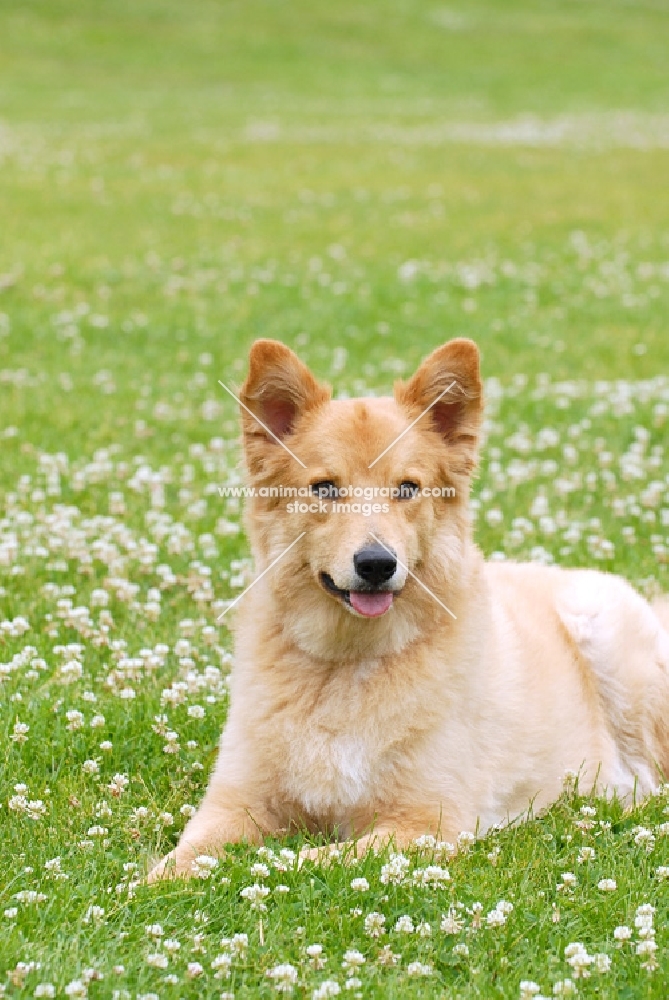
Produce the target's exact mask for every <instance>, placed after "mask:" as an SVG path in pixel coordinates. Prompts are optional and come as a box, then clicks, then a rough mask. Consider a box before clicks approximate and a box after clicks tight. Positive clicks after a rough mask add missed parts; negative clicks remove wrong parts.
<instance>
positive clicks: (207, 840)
mask: <svg viewBox="0 0 669 1000" xmlns="http://www.w3.org/2000/svg"><path fill="white" fill-rule="evenodd" d="M217 798H218V795H217ZM273 826H275V824H274V823H272V822H271V820H270V817H269V816H268V815H267V813H266V812H265V810H264V809H263V808H262V807H260V808H258V809H256V810H254V809H252V808H250V807H247V808H245V807H243V806H242V805H241V804H235V805H230V806H224V805H221V804H220V803H219V802H212V801H211V797H207V796H205V799H204V801H203V803H202V805H201V806H200V808H199V809H198V811H197V812H196V814H195V815H194V816H193V818H192V819H191V820H190V822H189V823H188V825H187V826H186V829H185V830H184V832H183V833H182V835H181V839H180V840H179V843H178V844H177V846H176V847H175V848H174V850H173V851H170V853H169V854H168V855H167V856H166V857H164V858H163V860H162V861H161V862H159V864H157V865H156V866H155V868H153V869H152V871H151V872H150V873H149V876H148V881H149V882H156V881H158V880H160V879H163V878H178V877H182V878H188V877H192V876H193V875H194V874H195V871H194V866H193V862H194V861H195V859H196V858H197V857H198V856H199V855H201V854H208V855H210V856H213V857H219V856H220V855H221V854H222V853H223V849H224V847H225V845H226V844H234V843H238V842H239V841H240V840H246V841H248V842H249V843H255V844H259V843H261V842H262V839H263V836H264V834H265V833H267V832H269V830H270V829H272V827H273Z"/></svg>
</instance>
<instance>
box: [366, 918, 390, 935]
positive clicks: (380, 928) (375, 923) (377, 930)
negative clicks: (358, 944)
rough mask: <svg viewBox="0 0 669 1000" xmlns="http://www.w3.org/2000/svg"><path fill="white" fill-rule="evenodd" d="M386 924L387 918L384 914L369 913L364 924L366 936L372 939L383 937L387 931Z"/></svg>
mask: <svg viewBox="0 0 669 1000" xmlns="http://www.w3.org/2000/svg"><path fill="white" fill-rule="evenodd" d="M385 923H386V918H385V917H384V915H383V914H382V913H376V912H373V913H368V914H367V916H366V917H365V922H364V928H365V934H367V935H368V936H369V937H371V938H378V937H381V935H382V934H385V931H386V928H385Z"/></svg>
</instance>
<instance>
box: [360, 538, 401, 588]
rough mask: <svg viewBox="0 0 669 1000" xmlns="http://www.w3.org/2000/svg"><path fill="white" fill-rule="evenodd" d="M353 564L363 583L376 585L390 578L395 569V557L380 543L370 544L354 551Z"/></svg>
mask: <svg viewBox="0 0 669 1000" xmlns="http://www.w3.org/2000/svg"><path fill="white" fill-rule="evenodd" d="M353 565H354V567H355V571H356V573H357V574H358V576H359V577H361V579H363V580H364V581H365V583H371V584H374V585H375V586H376V585H378V584H379V583H385V582H386V580H389V579H390V578H391V576H392V575H393V573H394V572H395V570H396V569H397V559H396V558H395V556H394V555H393V554H392V552H389V551H388V550H387V549H384V548H382V547H381V546H380V545H370V546H369V547H368V548H366V549H360V551H359V552H356V553H355V555H354V556H353Z"/></svg>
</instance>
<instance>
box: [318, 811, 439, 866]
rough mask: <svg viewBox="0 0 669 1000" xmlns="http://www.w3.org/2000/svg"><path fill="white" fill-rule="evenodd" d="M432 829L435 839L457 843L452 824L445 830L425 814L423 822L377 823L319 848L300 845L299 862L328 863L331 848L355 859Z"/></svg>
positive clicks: (407, 842)
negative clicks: (360, 835) (358, 835)
mask: <svg viewBox="0 0 669 1000" xmlns="http://www.w3.org/2000/svg"><path fill="white" fill-rule="evenodd" d="M432 818H433V817H432V815H430V820H431V819H432ZM435 829H436V830H437V831H438V834H437V839H438V840H444V841H449V842H452V843H454V844H455V843H456V841H457V837H458V832H457V829H456V828H455V827H454V826H453V825H452V824H449V826H448V828H447V829H446V830H444V828H443V827H442V824H441V823H440V824H439V826H438V827H435V825H434V823H433V822H430V821H429V820H428V819H427V817H426V821H425V823H424V824H422V823H419V822H416V823H406V824H402V823H397V824H395V823H379V824H377V825H376V826H375V827H374V829H373V830H370V832H369V833H366V834H364V835H363V836H362V837H358V838H351V839H350V840H342V841H338V842H337V843H334V844H326V845H323V846H322V847H305V848H303V850H302V851H300V864H302V862H304V861H314V862H316V863H317V864H322V863H323V862H327V861H328V860H329V858H330V856H331V853H332V851H337V852H340V853H344V854H349V855H351V856H353V857H356V858H362V857H364V856H365V855H366V854H367V852H368V851H374V852H375V853H379V852H380V851H383V850H385V848H387V847H389V846H392V847H394V848H395V849H396V850H398V851H401V850H403V849H404V848H406V847H408V846H409V845H410V844H412V843H413V842H414V841H415V840H418V838H419V837H421V836H423V835H424V834H427V833H432V832H433V831H434V830H435ZM458 829H459V828H458Z"/></svg>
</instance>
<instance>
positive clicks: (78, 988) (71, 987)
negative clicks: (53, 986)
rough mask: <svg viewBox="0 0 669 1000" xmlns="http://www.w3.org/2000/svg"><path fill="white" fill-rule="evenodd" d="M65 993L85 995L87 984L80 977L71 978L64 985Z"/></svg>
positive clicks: (78, 995)
mask: <svg viewBox="0 0 669 1000" xmlns="http://www.w3.org/2000/svg"><path fill="white" fill-rule="evenodd" d="M65 995H66V996H68V997H87V996H88V986H87V985H86V983H85V982H83V980H81V979H73V980H72V982H70V983H68V984H67V986H66V987H65Z"/></svg>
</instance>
